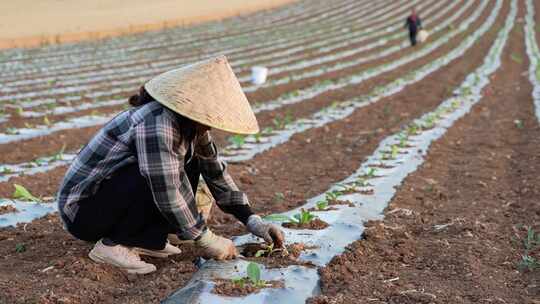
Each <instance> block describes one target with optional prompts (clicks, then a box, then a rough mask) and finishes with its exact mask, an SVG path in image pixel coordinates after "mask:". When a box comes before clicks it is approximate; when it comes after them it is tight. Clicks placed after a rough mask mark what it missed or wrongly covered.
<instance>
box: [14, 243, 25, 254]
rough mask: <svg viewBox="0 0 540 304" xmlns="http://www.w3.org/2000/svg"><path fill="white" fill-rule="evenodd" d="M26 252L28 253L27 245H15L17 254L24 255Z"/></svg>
mask: <svg viewBox="0 0 540 304" xmlns="http://www.w3.org/2000/svg"><path fill="white" fill-rule="evenodd" d="M25 251H26V245H24V244H23V243H18V244H17V245H15V252H17V253H23V252H25Z"/></svg>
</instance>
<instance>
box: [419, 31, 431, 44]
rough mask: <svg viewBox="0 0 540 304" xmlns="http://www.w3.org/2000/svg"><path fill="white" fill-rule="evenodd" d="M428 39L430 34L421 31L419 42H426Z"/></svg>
mask: <svg viewBox="0 0 540 304" xmlns="http://www.w3.org/2000/svg"><path fill="white" fill-rule="evenodd" d="M428 37H429V33H428V32H427V31H426V30H421V31H420V32H418V35H417V40H418V42H424V41H426V40H427V39H428Z"/></svg>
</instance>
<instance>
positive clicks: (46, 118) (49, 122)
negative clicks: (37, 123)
mask: <svg viewBox="0 0 540 304" xmlns="http://www.w3.org/2000/svg"><path fill="white" fill-rule="evenodd" d="M43 123H44V124H45V125H46V126H50V125H51V121H50V120H49V118H48V117H47V115H45V116H44V117H43Z"/></svg>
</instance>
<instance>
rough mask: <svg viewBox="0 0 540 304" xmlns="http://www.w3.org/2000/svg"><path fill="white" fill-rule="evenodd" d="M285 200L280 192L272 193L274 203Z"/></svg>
mask: <svg viewBox="0 0 540 304" xmlns="http://www.w3.org/2000/svg"><path fill="white" fill-rule="evenodd" d="M284 200H285V195H284V194H283V193H282V192H276V193H274V202H276V203H279V202H282V201H284Z"/></svg>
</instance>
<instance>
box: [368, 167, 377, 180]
mask: <svg viewBox="0 0 540 304" xmlns="http://www.w3.org/2000/svg"><path fill="white" fill-rule="evenodd" d="M375 172H377V169H375V168H369V169H368V170H367V172H366V176H367V177H368V178H373V177H374V176H375Z"/></svg>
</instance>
